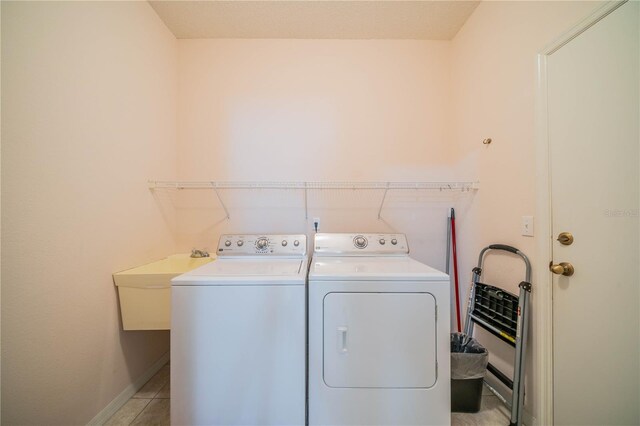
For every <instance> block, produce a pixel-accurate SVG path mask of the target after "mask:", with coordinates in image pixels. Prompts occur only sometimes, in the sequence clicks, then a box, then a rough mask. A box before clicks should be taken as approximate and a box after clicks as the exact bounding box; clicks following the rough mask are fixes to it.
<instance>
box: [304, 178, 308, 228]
mask: <svg viewBox="0 0 640 426" xmlns="http://www.w3.org/2000/svg"><path fill="white" fill-rule="evenodd" d="M307 192H308V188H307V183H306V182H305V183H304V218H305V219H306V220H308V219H309V207H308V204H307Z"/></svg>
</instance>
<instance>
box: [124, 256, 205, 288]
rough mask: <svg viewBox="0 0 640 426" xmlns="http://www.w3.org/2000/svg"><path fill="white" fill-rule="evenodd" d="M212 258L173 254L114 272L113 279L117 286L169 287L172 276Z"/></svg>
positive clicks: (203, 263)
mask: <svg viewBox="0 0 640 426" xmlns="http://www.w3.org/2000/svg"><path fill="white" fill-rule="evenodd" d="M213 260H214V258H211V257H201V258H193V257H191V256H190V255H189V254H174V255H172V256H169V257H166V258H164V259H162V260H158V261H157V262H152V263H147V264H146V265H142V266H138V267H136V268H132V269H127V270H126V271H122V272H116V273H115V274H113V279H114V281H115V283H116V285H117V286H118V287H143V288H165V287H171V279H172V278H175V277H177V276H178V275H180V274H184V273H185V272H188V271H190V270H192V269H195V268H198V267H200V266H202V265H206V264H207V263H209V262H211V261H213Z"/></svg>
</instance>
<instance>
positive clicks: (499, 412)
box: [105, 363, 509, 426]
mask: <svg viewBox="0 0 640 426" xmlns="http://www.w3.org/2000/svg"><path fill="white" fill-rule="evenodd" d="M169 369H170V365H169V364H168V363H167V364H166V365H165V366H164V367H162V368H161V369H160V371H158V372H157V373H156V375H155V376H153V377H152V378H151V379H150V380H149V381H148V382H147V383H146V384H145V385H144V386H143V387H142V389H140V390H139V391H138V393H136V394H135V395H134V396H133V397H131V399H130V400H129V401H127V403H126V404H124V405H123V406H122V408H120V410H118V411H117V412H116V413H115V414H114V415H113V416H111V418H110V419H109V420H108V421H107V422H106V423H105V425H109V426H129V425H131V426H143V425H144V426H169V425H170V417H169V403H170V400H169V394H170V393H169V391H170V386H171V384H170V382H169V371H170V370H169ZM508 424H509V410H508V409H507V407H505V406H504V404H503V403H502V402H500V400H499V399H498V398H497V397H496V396H494V395H493V394H492V393H491V392H490V391H489V389H487V388H484V390H483V395H482V408H481V409H480V412H479V413H475V414H467V413H453V414H452V415H451V425H452V426H466V425H508Z"/></svg>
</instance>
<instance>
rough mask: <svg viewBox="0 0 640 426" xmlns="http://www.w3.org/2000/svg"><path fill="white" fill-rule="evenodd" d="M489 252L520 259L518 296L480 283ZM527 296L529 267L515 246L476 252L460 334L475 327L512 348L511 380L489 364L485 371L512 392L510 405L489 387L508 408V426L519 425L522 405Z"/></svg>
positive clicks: (493, 245) (489, 248)
mask: <svg viewBox="0 0 640 426" xmlns="http://www.w3.org/2000/svg"><path fill="white" fill-rule="evenodd" d="M489 250H504V251H508V252H510V253H513V254H515V255H518V256H520V257H521V258H522V259H523V260H524V263H525V265H526V272H525V280H524V281H522V282H521V283H520V284H519V287H520V294H519V296H515V295H513V294H511V293H509V292H507V291H504V290H502V289H500V288H498V287H494V286H492V285H488V284H484V283H481V282H480V277H481V276H482V263H483V260H484V256H485V254H486V253H487V252H488V251H489ZM530 295H531V264H530V263H529V259H528V258H527V256H526V255H525V254H524V253H522V252H521V251H520V250H518V249H517V248H515V247H511V246H507V245H504V244H492V245H490V246H488V247H485V248H484V249H482V251H481V252H480V256H479V259H478V266H477V267H475V268H473V278H472V284H471V290H470V292H469V304H468V305H469V306H468V310H467V318H466V320H465V325H464V332H465V334H467V335H468V336H473V327H474V325H475V324H477V325H479V326H481V327H482V328H484V329H485V330H487V331H489V332H490V333H491V334H493V335H495V336H496V337H498V338H499V339H501V340H503V341H504V342H506V343H508V344H509V345H511V346H513V347H514V348H515V361H514V368H513V378H509V377H508V376H507V375H506V374H504V373H503V372H502V371H500V370H498V369H497V368H496V367H495V366H493V365H492V364H491V363H489V365H488V366H487V370H488V371H489V372H490V373H491V374H493V375H494V376H495V377H496V378H497V379H498V380H500V381H501V382H502V383H504V384H505V385H506V386H507V387H508V388H509V389H511V390H512V395H511V402H509V401H508V400H507V398H505V397H504V396H503V395H501V394H500V393H499V392H497V391H496V390H495V389H493V388H491V390H492V392H493V393H495V394H496V395H497V396H498V397H499V398H500V399H502V401H503V402H504V403H505V404H507V406H508V407H509V408H510V409H511V419H510V426H515V425H517V426H521V425H522V412H523V406H524V363H525V354H526V346H527V330H528V326H529V296H530Z"/></svg>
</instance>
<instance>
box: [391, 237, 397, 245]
mask: <svg viewBox="0 0 640 426" xmlns="http://www.w3.org/2000/svg"><path fill="white" fill-rule="evenodd" d="M391 244H393V245H394V246H395V245H396V244H398V240H396V239H395V238H394V239H393V240H391Z"/></svg>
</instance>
